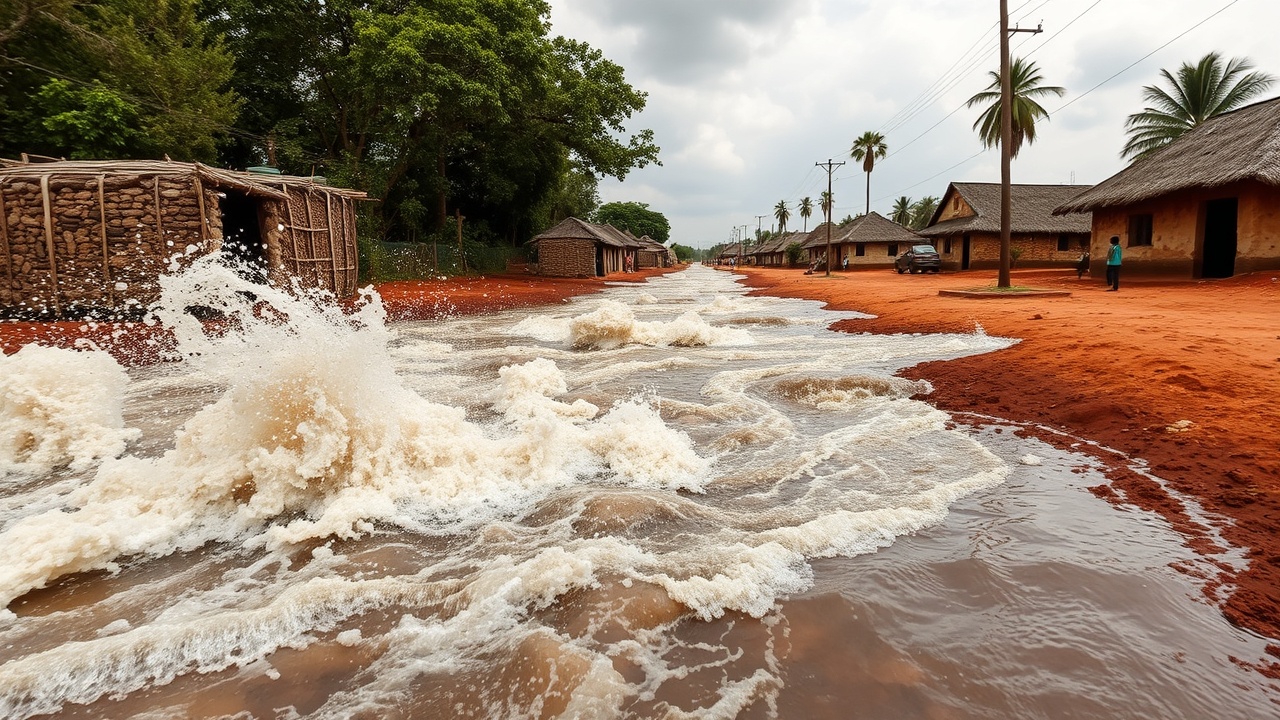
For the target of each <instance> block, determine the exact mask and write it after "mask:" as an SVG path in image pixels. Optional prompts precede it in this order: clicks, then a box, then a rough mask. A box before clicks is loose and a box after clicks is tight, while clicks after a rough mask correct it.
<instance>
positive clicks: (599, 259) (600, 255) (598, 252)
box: [596, 243, 604, 277]
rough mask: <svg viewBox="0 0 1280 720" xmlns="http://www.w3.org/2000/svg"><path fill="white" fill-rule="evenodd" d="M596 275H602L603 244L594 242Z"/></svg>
mask: <svg viewBox="0 0 1280 720" xmlns="http://www.w3.org/2000/svg"><path fill="white" fill-rule="evenodd" d="M596 275H597V276H599V277H604V245H601V244H600V243H596Z"/></svg>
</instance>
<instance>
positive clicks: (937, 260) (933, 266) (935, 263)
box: [893, 245, 942, 275]
mask: <svg viewBox="0 0 1280 720" xmlns="http://www.w3.org/2000/svg"><path fill="white" fill-rule="evenodd" d="M893 267H894V268H895V269H897V271H898V274H899V275H901V274H902V273H904V272H906V271H908V270H910V271H911V272H913V273H918V272H925V271H926V270H928V271H929V272H938V271H939V270H941V269H942V258H941V257H940V256H939V255H938V251H937V250H934V249H933V246H932V245H912V246H911V249H909V250H907V251H906V252H904V253H902V254H901V255H899V256H898V259H896V260H894V261H893Z"/></svg>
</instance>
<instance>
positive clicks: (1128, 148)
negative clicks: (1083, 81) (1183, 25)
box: [1120, 52, 1275, 160]
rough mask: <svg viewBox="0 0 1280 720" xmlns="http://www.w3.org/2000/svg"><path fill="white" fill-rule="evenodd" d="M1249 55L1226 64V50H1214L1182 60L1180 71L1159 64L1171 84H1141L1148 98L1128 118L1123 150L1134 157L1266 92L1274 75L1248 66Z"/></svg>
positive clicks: (1141, 155)
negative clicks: (1192, 61) (1195, 58)
mask: <svg viewBox="0 0 1280 720" xmlns="http://www.w3.org/2000/svg"><path fill="white" fill-rule="evenodd" d="M1253 67H1254V66H1253V63H1252V62H1251V61H1250V60H1249V59H1248V58H1232V59H1231V60H1228V61H1227V62H1226V64H1225V65H1224V64H1223V62H1222V56H1221V55H1219V54H1218V53H1216V52H1211V53H1209V54H1207V55H1205V56H1204V57H1202V58H1200V61H1199V62H1197V63H1196V64H1195V65H1191V64H1189V63H1182V66H1181V67H1179V68H1178V71H1177V74H1176V75H1175V74H1173V73H1170V72H1169V71H1168V70H1161V71H1160V76H1161V77H1162V78H1164V80H1165V81H1166V82H1167V84H1168V87H1169V89H1167V90H1166V89H1165V88H1162V87H1159V86H1158V85H1147V86H1145V87H1143V88H1142V99H1143V100H1144V101H1146V102H1147V103H1149V105H1148V106H1147V107H1145V108H1143V110H1142V112H1139V113H1134V114H1133V115H1130V116H1129V119H1128V120H1126V121H1125V124H1124V127H1125V133H1126V134H1128V136H1129V140H1128V141H1127V142H1126V143H1125V144H1124V149H1123V150H1121V151H1120V156H1121V157H1123V158H1127V159H1130V160H1136V159H1138V158H1140V157H1143V156H1145V155H1147V154H1149V153H1151V152H1154V151H1156V150H1158V149H1160V148H1162V147H1164V146H1165V145H1168V144H1169V143H1171V142H1173V141H1174V140H1176V139H1177V138H1179V137H1181V136H1182V134H1183V133H1185V132H1187V131H1188V130H1190V129H1192V128H1194V127H1196V126H1197V125H1199V124H1200V123H1203V122H1204V121H1205V120H1208V119H1209V118H1211V117H1213V116H1215V115H1221V114H1222V113H1225V112H1230V111H1231V110H1235V109H1236V108H1238V107H1240V106H1242V105H1244V104H1245V103H1247V102H1248V101H1249V100H1251V99H1253V98H1254V97H1256V96H1258V95H1259V94H1261V93H1262V92H1264V91H1265V90H1266V89H1267V88H1269V87H1271V84H1272V83H1273V82H1274V81H1275V78H1273V77H1272V76H1270V75H1267V74H1266V73H1262V72H1249V71H1250V70H1252V69H1253Z"/></svg>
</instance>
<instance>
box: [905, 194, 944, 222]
mask: <svg viewBox="0 0 1280 720" xmlns="http://www.w3.org/2000/svg"><path fill="white" fill-rule="evenodd" d="M937 211H938V198H937V197H935V196H933V195H926V196H925V197H922V198H920V200H919V201H918V202H916V203H915V204H914V205H912V206H911V222H910V224H909V225H908V227H910V228H911V229H912V230H923V229H925V228H926V227H929V221H930V220H932V219H933V214H934V213H935V212H937Z"/></svg>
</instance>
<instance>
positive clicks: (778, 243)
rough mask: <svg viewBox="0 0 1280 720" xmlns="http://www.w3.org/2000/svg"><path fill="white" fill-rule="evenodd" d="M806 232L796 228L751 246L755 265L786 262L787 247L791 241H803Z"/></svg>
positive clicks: (774, 265) (782, 263) (780, 264)
mask: <svg viewBox="0 0 1280 720" xmlns="http://www.w3.org/2000/svg"><path fill="white" fill-rule="evenodd" d="M808 235H809V234H808V233H806V232H800V231H798V230H796V231H792V232H784V233H779V234H778V235H775V236H774V237H772V238H769V239H768V240H766V241H764V242H763V243H761V244H760V245H759V246H758V247H756V248H753V249H752V251H751V256H752V258H753V261H754V262H755V264H756V265H763V266H770V267H781V266H783V265H786V264H787V247H788V246H789V245H791V243H801V244H802V243H804V240H805V238H806V237H808Z"/></svg>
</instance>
